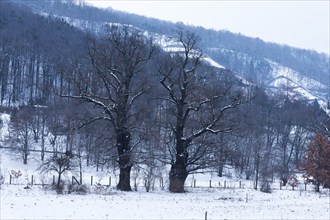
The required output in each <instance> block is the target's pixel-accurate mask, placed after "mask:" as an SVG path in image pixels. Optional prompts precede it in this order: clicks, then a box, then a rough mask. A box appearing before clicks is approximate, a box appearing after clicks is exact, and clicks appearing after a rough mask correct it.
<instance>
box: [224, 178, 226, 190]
mask: <svg viewBox="0 0 330 220" xmlns="http://www.w3.org/2000/svg"><path fill="white" fill-rule="evenodd" d="M224 187H225V189H226V180H225V182H224Z"/></svg>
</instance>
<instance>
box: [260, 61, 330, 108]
mask: <svg viewBox="0 0 330 220" xmlns="http://www.w3.org/2000/svg"><path fill="white" fill-rule="evenodd" d="M268 62H269V64H270V65H271V67H272V72H271V80H269V81H268V82H266V86H267V87H268V91H271V92H276V93H279V92H280V93H286V94H288V95H289V96H290V97H291V98H295V99H306V100H308V101H314V100H317V101H318V103H319V104H320V106H321V107H322V108H323V109H324V110H325V111H326V112H327V111H328V109H327V100H326V97H325V95H326V94H322V93H320V92H319V91H320V90H327V86H326V85H324V84H322V83H320V82H317V81H315V80H313V79H310V78H308V77H305V76H302V75H301V74H299V73H298V72H296V71H294V70H292V69H290V68H288V67H284V66H281V65H279V64H278V63H276V62H273V61H271V60H268Z"/></svg>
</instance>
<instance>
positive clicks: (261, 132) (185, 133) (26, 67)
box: [0, 1, 328, 192]
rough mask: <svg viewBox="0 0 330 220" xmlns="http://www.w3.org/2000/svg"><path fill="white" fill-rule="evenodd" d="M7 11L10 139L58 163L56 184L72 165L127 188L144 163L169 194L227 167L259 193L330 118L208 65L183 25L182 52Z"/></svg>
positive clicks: (7, 6) (25, 152)
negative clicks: (195, 176) (106, 173)
mask: <svg viewBox="0 0 330 220" xmlns="http://www.w3.org/2000/svg"><path fill="white" fill-rule="evenodd" d="M0 12H1V13H0V16H1V19H0V25H1V26H0V28H1V39H0V40H1V42H0V43H1V44H0V51H1V53H0V56H1V57H0V59H1V60H0V61H1V63H0V65H1V68H0V70H1V75H0V76H1V78H0V80H1V84H0V85H1V105H3V106H7V107H9V109H11V110H10V113H11V115H12V116H11V123H10V128H9V129H10V132H9V135H8V137H7V138H6V140H5V141H4V142H5V143H6V145H7V146H12V148H13V150H14V151H17V152H18V153H19V155H21V158H22V162H23V163H25V164H26V163H28V159H29V155H30V153H31V151H36V150H37V151H38V152H40V161H41V163H42V164H43V165H44V166H43V168H45V169H47V168H49V167H52V169H54V167H58V169H56V170H57V172H58V174H59V181H58V186H60V176H61V174H62V172H64V171H66V170H70V166H71V165H70V164H71V162H73V161H75V162H76V163H75V164H78V165H77V168H78V169H80V171H81V169H82V166H83V165H86V166H96V168H97V170H99V169H104V168H106V169H118V170H119V183H118V185H117V188H118V189H119V190H124V191H130V190H131V183H130V179H131V172H132V170H138V169H139V170H142V171H141V172H143V173H144V176H145V180H146V184H152V182H153V181H154V180H155V178H156V177H157V176H167V177H168V178H169V189H170V191H171V192H184V183H185V180H186V178H187V176H188V175H189V174H191V173H194V172H198V171H203V170H213V171H216V172H218V175H219V176H222V175H223V169H224V167H225V166H232V167H235V169H236V170H237V172H238V173H240V174H241V175H242V177H245V178H247V179H254V181H255V182H256V184H255V187H256V189H257V188H258V187H259V184H260V183H261V186H260V187H261V188H262V189H263V187H265V186H267V184H269V183H270V182H271V181H272V180H274V179H275V178H280V179H281V180H282V182H283V184H284V185H285V184H286V183H287V182H288V180H289V178H290V176H291V175H292V174H294V173H296V172H298V170H299V165H300V164H301V163H302V162H303V161H304V155H305V153H306V149H307V145H308V143H309V142H310V140H311V139H312V137H313V135H314V133H315V130H321V128H320V127H317V126H318V125H323V124H326V121H327V120H328V116H327V115H326V114H325V112H324V111H323V110H322V109H321V108H320V106H319V105H318V104H317V102H316V101H315V102H314V103H309V102H307V101H306V100H303V99H302V98H301V97H295V99H292V98H289V97H288V96H287V95H286V94H277V95H274V94H273V95H271V96H270V95H267V94H266V93H265V91H264V90H263V89H261V88H258V87H256V86H253V85H248V84H243V83H242V82H241V81H240V80H239V79H237V78H236V77H235V76H234V74H233V73H232V72H231V71H229V70H226V69H218V68H213V67H210V66H208V65H206V64H205V62H204V61H203V53H202V52H201V49H200V47H199V46H200V43H201V40H200V38H199V36H197V35H196V33H195V32H191V31H189V30H185V29H182V28H177V29H176V31H175V32H174V33H173V34H172V35H173V36H175V38H174V39H176V40H175V41H176V42H175V43H176V44H177V46H178V48H179V49H178V50H175V51H172V52H164V51H162V49H161V48H159V47H158V46H157V45H155V44H154V43H153V42H152V39H149V38H147V37H146V36H145V35H144V33H142V32H141V31H140V30H138V29H136V28H134V27H131V26H128V25H109V26H107V27H106V29H105V30H104V34H103V35H100V36H95V35H93V34H86V33H83V32H80V31H78V30H76V29H74V28H73V27H71V26H69V25H67V24H66V23H65V22H63V21H61V20H59V19H54V18H51V17H49V18H46V17H40V16H37V15H35V14H33V13H32V12H30V11H29V10H26V9H24V8H22V7H18V6H16V5H13V4H11V3H9V2H6V1H1V7H0ZM36 27H38V30H36V29H35V28H36ZM47 152H53V153H50V154H49V155H48V156H47V155H46V153H47ZM166 165H168V166H166ZM166 167H169V169H170V170H169V173H168V174H167V173H166V172H167V170H166ZM80 174H81V175H82V173H80ZM80 178H81V177H80ZM266 188H267V187H266Z"/></svg>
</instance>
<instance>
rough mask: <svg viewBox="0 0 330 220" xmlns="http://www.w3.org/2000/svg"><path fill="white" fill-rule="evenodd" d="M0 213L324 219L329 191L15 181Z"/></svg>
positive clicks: (3, 197)
mask: <svg viewBox="0 0 330 220" xmlns="http://www.w3.org/2000/svg"><path fill="white" fill-rule="evenodd" d="M0 207H1V215H0V219H205V212H207V217H208V219H329V217H330V213H329V197H328V196H326V195H321V197H320V195H319V194H316V193H314V192H311V191H302V192H301V191H299V190H298V191H291V190H281V191H280V190H277V191H275V192H273V193H271V194H267V193H262V192H260V191H254V190H252V189H219V188H190V189H189V191H188V192H187V193H184V194H172V193H169V192H168V191H154V192H149V193H146V192H143V190H141V191H139V192H119V191H116V190H114V189H113V190H112V191H109V192H108V193H107V195H98V194H95V193H91V194H88V195H73V194H66V195H57V194H56V193H55V192H54V191H49V190H45V189H43V188H42V187H41V186H32V188H31V189H23V186H18V185H3V186H2V188H1V206H0Z"/></svg>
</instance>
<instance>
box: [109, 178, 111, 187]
mask: <svg viewBox="0 0 330 220" xmlns="http://www.w3.org/2000/svg"><path fill="white" fill-rule="evenodd" d="M109 186H111V176H109Z"/></svg>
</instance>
